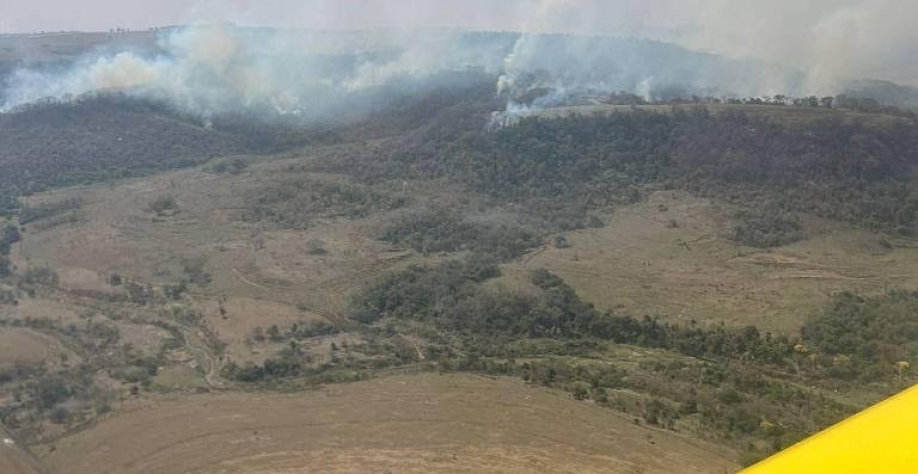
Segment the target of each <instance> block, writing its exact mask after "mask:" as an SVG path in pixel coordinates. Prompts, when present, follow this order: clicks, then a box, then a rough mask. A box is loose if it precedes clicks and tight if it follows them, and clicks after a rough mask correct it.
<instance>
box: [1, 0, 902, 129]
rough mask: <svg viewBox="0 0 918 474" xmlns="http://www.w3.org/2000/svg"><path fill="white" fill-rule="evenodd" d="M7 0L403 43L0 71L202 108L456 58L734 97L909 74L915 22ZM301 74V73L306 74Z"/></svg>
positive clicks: (191, 49)
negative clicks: (471, 40)
mask: <svg viewBox="0 0 918 474" xmlns="http://www.w3.org/2000/svg"><path fill="white" fill-rule="evenodd" d="M2 1H3V2H4V3H0V21H2V24H3V29H4V30H5V31H34V30H46V31H55V30H102V31H107V30H109V29H113V28H129V29H145V28H148V27H152V26H165V25H176V24H179V25H206V24H211V25H213V24H225V23H230V24H235V25H240V26H269V27H274V28H279V29H283V30H285V31H289V30H329V31H342V30H378V29H387V30H399V31H398V32H397V34H395V35H394V37H390V38H386V39H383V38H382V37H380V38H376V37H375V36H374V37H373V38H372V39H368V41H370V44H369V49H377V50H379V48H381V47H383V46H382V45H384V44H389V46H390V47H392V48H395V49H394V50H395V51H398V53H397V54H396V55H395V56H392V55H391V54H388V53H387V54H385V55H381V56H380V55H377V56H372V55H371V56H367V57H361V58H360V59H357V63H355V64H353V65H352V70H346V71H345V70H343V69H340V68H337V67H334V68H329V66H328V64H321V63H320V62H317V59H316V58H318V57H320V56H321V54H322V53H321V51H320V50H322V49H323V48H324V46H319V45H317V44H316V42H315V41H312V40H303V39H302V38H299V37H293V36H290V35H287V34H286V33H281V31H280V30H276V31H273V32H270V33H269V32H259V33H254V32H253V33H251V34H248V33H242V32H232V31H226V30H220V29H217V30H214V29H210V28H186V29H181V30H180V31H177V32H170V33H168V34H163V35H160V37H159V46H160V48H162V50H163V51H165V52H166V53H167V54H165V55H163V56H159V57H150V56H148V55H146V56H145V55H143V54H135V52H134V51H131V50H130V49H129V48H128V49H125V50H121V51H118V50H114V51H113V50H111V49H109V50H108V51H99V52H93V53H91V54H89V55H87V57H84V58H82V59H81V60H79V61H77V62H76V63H75V64H74V65H73V67H72V68H70V69H69V70H67V71H63V72H62V71H59V70H54V71H47V70H44V71H42V70H31V69H29V67H28V63H27V62H26V63H25V67H24V68H20V69H19V70H18V71H16V72H15V73H14V74H13V75H12V76H11V77H10V78H9V79H8V80H7V81H6V84H7V90H6V92H5V93H4V94H3V95H4V96H5V102H6V105H5V106H4V107H5V108H10V107H13V106H15V105H17V104H24V103H31V102H35V101H38V100H41V99H43V98H46V97H52V98H54V97H56V98H62V97H68V96H74V95H79V94H82V93H85V92H91V91H96V90H111V89H117V90H124V89H127V90H131V91H132V92H133V93H135V94H137V95H142V96H145V97H155V98H158V99H165V100H166V101H168V102H172V103H173V104H175V105H177V106H179V107H180V108H182V109H184V110H193V111H194V112H195V113H199V114H203V115H208V114H209V113H210V112H213V111H216V110H221V109H222V110H226V109H227V108H230V109H238V108H239V107H240V106H241V107H243V108H250V106H251V104H253V103H261V104H270V106H271V107H272V108H277V109H278V110H285V111H297V112H299V111H303V110H304V108H306V107H307V104H308V107H310V108H311V109H313V110H315V109H316V107H318V105H317V104H318V103H319V102H322V100H320V98H327V97H332V96H335V95H338V96H340V97H342V98H343V97H346V96H349V95H350V94H351V93H352V92H354V91H362V90H367V89H369V88H373V87H378V86H381V85H384V84H385V83H387V82H388V81H390V80H391V79H393V78H396V77H424V76H435V75H436V74H438V73H439V72H444V71H451V70H458V69H462V68H463V67H467V66H474V67H477V68H481V69H483V70H486V71H490V72H492V73H494V74H500V75H502V79H501V81H500V82H499V83H498V85H497V89H498V90H499V91H508V90H514V89H515V90H517V91H521V90H534V89H535V90H540V88H545V87H547V88H548V89H550V90H551V91H552V92H551V93H548V94H546V95H545V96H544V98H543V100H542V101H541V102H540V105H548V104H551V103H557V102H559V100H558V99H557V98H558V97H561V96H563V97H567V96H569V95H570V94H571V93H572V92H573V91H575V90H580V91H605V92H614V91H617V90H624V91H629V92H634V93H637V94H639V95H641V96H644V97H647V98H654V97H658V96H659V95H660V93H659V92H658V91H661V90H664V89H667V88H673V87H676V88H677V89H679V90H681V91H682V93H683V94H695V93H699V94H714V95H733V96H736V95H769V94H779V93H781V94H791V95H810V94H819V95H824V94H834V93H838V92H839V91H841V90H843V89H844V87H845V84H847V83H849V82H850V81H852V80H858V79H883V80H889V81H894V82H897V83H900V84H906V85H918V60H916V59H918V30H916V29H914V28H912V25H911V24H910V19H911V18H912V17H914V16H915V14H918V4H913V3H911V2H908V1H907V0H876V1H874V0H841V1H834V0H833V1H830V0H815V1H810V2H793V1H790V0H777V1H775V2H770V3H768V4H766V3H764V2H761V1H759V0H737V1H727V0H685V1H677V0H656V1H653V2H641V1H637V0H607V1H601V0H508V1H506V2H501V3H500V4H497V5H492V4H490V2H488V1H486V0H464V1H458V0H441V1H434V0H403V1H399V2H395V1H391V0H339V1H333V0H305V1H302V2H297V1H293V0H267V1H264V2H257V3H256V2H250V1H243V0H201V1H197V2H193V3H191V4H190V5H186V4H184V3H183V2H179V1H177V0H163V1H161V2H157V3H156V4H155V5H149V4H145V2H139V1H136V0H128V1H124V2H119V1H113V0H88V1H86V2H81V4H79V5H75V4H73V3H72V2H63V1H52V0H38V1H36V2H29V3H26V2H12V1H11V0H2ZM441 28H450V29H459V30H488V31H514V32H519V33H522V34H521V37H520V38H519V39H518V40H516V43H515V45H512V48H510V46H511V45H509V44H508V45H500V44H498V43H499V42H498V43H495V44H492V45H489V46H487V47H483V46H482V45H481V44H479V45H470V44H467V43H464V42H463V41H461V40H459V39H457V38H448V37H432V36H430V35H426V34H424V33H420V32H419V31H418V30H420V29H441ZM546 32H552V33H573V34H582V35H602V36H615V37H630V38H638V39H647V40H658V41H662V42H665V43H671V44H674V45H677V46H680V47H682V48H686V49H687V50H689V51H695V52H703V53H711V54H713V55H716V56H719V57H722V58H725V60H720V59H713V58H714V56H712V57H711V58H708V57H707V56H705V55H698V54H695V53H689V52H677V51H676V50H674V49H667V48H666V47H663V46H662V45H661V46H660V47H657V46H652V45H650V44H646V45H637V44H634V43H627V42H619V43H601V42H596V41H587V40H580V39H571V40H569V41H566V42H564V43H563V44H561V43H552V42H548V43H546V42H545V41H543V40H541V39H539V38H537V36H538V35H534V34H530V33H546ZM390 36H393V35H390ZM332 42H333V43H335V42H337V49H338V52H337V53H336V54H344V55H349V54H354V52H355V51H357V50H362V51H364V52H367V51H369V49H367V46H368V45H366V44H365V45H359V44H349V43H348V41H347V40H344V39H343V38H337V39H334V40H332ZM13 46H14V47H15V43H13ZM391 51H392V50H390V52H391ZM316 54H319V56H316ZM202 71H209V72H208V73H207V74H203V75H202ZM536 71H549V72H550V73H549V77H541V78H539V79H538V80H536V82H532V77H530V76H529V75H530V74H531V73H533V72H536ZM215 77H216V78H220V79H219V80H215V79H214V78H215ZM304 78H310V80H309V81H305V82H307V83H308V87H306V86H304V85H303V83H304V80H303V79H304ZM215 84H219V85H215ZM512 96H513V94H511V97H512ZM511 102H512V100H511ZM337 106H338V104H335V106H334V107H337ZM510 108H513V104H509V105H508V109H510Z"/></svg>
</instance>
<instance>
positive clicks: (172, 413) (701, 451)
mask: <svg viewBox="0 0 918 474" xmlns="http://www.w3.org/2000/svg"><path fill="white" fill-rule="evenodd" d="M267 407H270V409H269V410H266V408H267ZM202 412H206V413H207V416H206V417H205V418H203V419H202V418H199V417H198V414H200V413H202ZM138 426H143V427H144V429H143V430H142V432H138V431H137V430H136V427H138ZM728 457H729V454H728V453H726V452H724V451H721V450H719V449H717V448H715V447H713V446H710V445H707V444H704V443H698V442H693V441H691V440H688V439H686V438H683V437H681V436H678V435H674V434H672V433H668V432H664V431H660V430H654V429H650V428H646V427H641V426H636V425H635V424H634V423H632V422H631V420H629V419H628V418H626V417H623V416H619V415H616V414H614V413H611V412H609V411H606V410H602V409H599V408H596V407H591V406H587V405H583V404H575V403H571V402H570V401H568V400H565V398H563V397H559V396H558V394H556V393H553V392H551V391H548V390H544V389H539V388H531V387H526V386H525V385H523V384H521V383H515V382H510V381H506V380H489V379H486V378H479V377H468V376H437V375H413V376H394V377H388V378H385V379H381V380H378V381H370V382H358V383H354V384H343V385H336V386H330V387H326V388H323V389H320V390H316V391H311V392H308V393H304V394H299V395H296V396H292V395H256V394H244V393H238V394H220V395H212V396H200V395H199V396H188V397H183V398H181V399H178V400H158V399H154V400H151V401H150V402H147V403H145V404H143V405H140V404H131V406H128V407H125V410H124V413H123V414H122V415H119V416H117V417H113V418H111V419H108V420H105V421H103V422H101V423H100V424H99V426H98V427H96V428H94V429H92V430H91V431H87V432H85V433H82V434H79V435H76V436H74V437H72V438H69V439H67V440H65V441H63V442H61V443H59V444H58V446H57V449H56V450H55V452H54V453H52V454H51V455H50V456H49V457H48V459H47V461H48V463H49V464H50V465H51V466H52V467H54V468H56V469H57V470H58V471H59V472H65V471H66V472H69V473H73V474H82V473H87V474H88V473H96V472H99V471H98V466H106V467H107V469H109V470H111V471H114V472H200V473H216V472H220V473H236V472H239V473H242V472H245V473H253V474H256V473H258V474H260V473H265V474H267V473H276V472H285V471H287V470H290V469H301V468H302V467H303V466H309V468H310V469H312V470H321V471H325V472H365V471H366V470H380V471H392V472H412V473H414V472H417V473H422V472H431V471H436V472H489V473H517V472H531V471H532V470H533V469H537V470H544V471H548V472H617V471H621V470H640V472H646V473H660V474H663V473H670V472H675V471H678V472H684V473H722V472H729V471H730V470H732V469H734V468H735V466H734V465H733V464H732V463H731V462H730V461H729V460H728Z"/></svg>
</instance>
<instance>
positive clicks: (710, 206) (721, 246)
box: [494, 191, 918, 333]
mask: <svg viewBox="0 0 918 474" xmlns="http://www.w3.org/2000/svg"><path fill="white" fill-rule="evenodd" d="M730 215H731V212H730V209H729V208H727V207H725V206H723V205H719V204H717V203H716V202H712V201H710V200H707V199H700V198H695V197H692V196H690V195H687V194H684V193H674V192H669V191H667V192H658V193H655V194H654V195H653V196H651V197H650V199H648V200H646V201H645V202H642V203H639V204H635V205H633V206H629V207H626V208H623V209H620V210H618V211H616V212H615V213H614V214H613V215H611V216H610V217H609V218H608V219H607V220H608V225H607V226H606V227H604V228H601V229H587V230H580V231H576V232H572V233H570V234H567V237H568V239H569V241H570V243H571V248H568V249H563V250H562V249H557V248H554V247H546V248H543V249H542V250H539V251H535V252H532V253H531V254H529V255H528V256H526V257H524V258H523V259H521V260H520V261H518V262H516V263H511V264H508V265H505V266H504V273H505V276H504V278H503V279H502V281H498V282H494V283H495V284H498V285H500V284H504V285H507V286H510V287H514V286H525V285H526V283H525V280H526V278H527V275H528V273H529V272H530V271H531V270H533V269H536V268H546V269H549V270H551V271H552V272H555V273H557V274H558V275H559V276H561V277H562V278H564V279H565V280H566V281H568V282H569V283H570V284H571V285H572V286H573V287H574V288H576V289H577V291H578V293H580V294H581V296H582V297H583V298H584V299H585V300H587V301H590V302H592V303H594V304H596V305H597V306H598V307H600V308H604V309H613V308H617V307H623V308H624V309H626V310H628V311H630V312H633V313H637V314H650V315H656V316H660V317H661V318H663V319H666V320H670V321H674V322H680V323H688V322H689V321H691V320H695V321H698V322H706V323H720V322H722V321H723V322H726V323H727V324H728V325H731V326H742V325H747V324H755V325H757V326H759V327H761V328H764V329H767V330H770V331H775V332H778V333H787V332H793V331H796V330H797V329H798V328H799V326H800V324H801V323H802V322H803V320H804V318H806V317H807V316H808V315H810V314H812V312H813V311H815V310H816V309H818V308H820V307H821V306H822V305H823V304H824V303H825V301H826V300H827V299H828V297H829V296H830V295H831V294H832V293H834V292H838V291H844V290H852V291H859V292H865V293H868V294H869V293H879V292H882V291H884V290H885V289H886V288H889V287H898V288H907V289H915V288H918V272H916V271H915V269H916V268H918V249H916V248H915V247H914V243H913V242H910V241H906V240H895V239H892V243H893V244H894V248H893V249H884V248H882V247H881V246H880V245H879V244H878V242H879V241H880V237H881V235H880V234H878V233H875V232H871V231H868V230H863V229H853V228H849V227H845V226H842V225H838V224H835V225H827V224H823V223H820V222H818V221H815V220H814V221H813V222H812V223H810V224H809V225H808V227H810V229H809V233H810V234H811V235H809V236H808V238H807V239H805V240H803V241H801V242H797V243H795V244H791V245H788V246H785V247H780V248H776V249H770V250H760V249H753V248H745V247H737V246H736V245H735V244H734V243H733V242H731V241H729V240H728V239H727V237H726V236H727V234H728V232H729V230H730V222H729V220H730ZM671 221H674V222H675V223H676V224H677V225H678V227H672V225H671V224H670V222H671Z"/></svg>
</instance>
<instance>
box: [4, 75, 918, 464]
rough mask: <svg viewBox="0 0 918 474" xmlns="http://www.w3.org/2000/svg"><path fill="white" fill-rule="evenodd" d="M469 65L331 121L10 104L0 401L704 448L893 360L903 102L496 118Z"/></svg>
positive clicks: (764, 451)
mask: <svg viewBox="0 0 918 474" xmlns="http://www.w3.org/2000/svg"><path fill="white" fill-rule="evenodd" d="M488 84H489V80H487V78H482V77H481V76H479V75H476V74H470V75H469V77H467V78H464V79H462V80H457V81H456V84H455V87H453V88H450V89H448V90H445V91H444V90H437V89H429V90H425V92H424V93H423V94H417V95H406V96H397V97H395V96H393V97H394V98H393V99H392V100H390V101H387V102H386V103H383V104H380V106H379V107H380V109H379V110H378V111H377V112H374V113H370V114H368V115H364V116H361V117H360V118H359V119H356V120H349V121H344V122H337V123H326V124H322V125H321V126H319V125H316V124H312V125H303V124H302V123H297V122H295V121H286V122H284V121H282V122H269V123H264V122H248V121H246V120H247V119H248V117H229V118H227V117H224V118H221V119H215V120H214V122H213V123H212V124H211V125H213V126H212V127H204V126H203V125H202V124H201V122H199V121H197V120H196V119H189V118H188V117H185V116H182V115H179V114H176V113H174V112H173V111H171V110H170V109H166V108H163V107H161V106H157V105H155V104H150V103H145V102H136V101H133V100H128V99H125V98H124V97H119V96H100V97H92V98H86V99H85V100H79V101H76V102H74V103H72V104H63V105H62V104H54V105H51V104H46V105H42V106H36V107H32V108H28V109H25V110H22V111H19V112H16V113H14V114H8V115H2V116H0V122H2V124H3V127H0V134H3V137H4V138H5V139H6V140H7V143H9V144H10V146H9V147H7V148H6V149H4V150H3V151H0V159H2V160H4V161H3V162H2V163H3V166H4V169H8V170H10V173H9V174H6V175H4V177H3V178H0V181H2V183H4V184H5V185H6V186H7V189H9V190H10V195H11V197H15V198H16V201H15V203H14V204H15V206H10V207H11V208H17V207H18V209H16V210H15V212H11V213H10V216H9V217H7V218H6V220H4V221H3V223H2V224H3V225H2V226H0V243H2V244H3V245H2V247H0V250H2V253H3V254H4V255H3V256H2V257H0V262H2V263H4V266H3V269H4V271H3V273H2V274H0V301H2V303H0V341H10V340H15V341H16V342H17V344H15V345H10V344H4V345H3V347H4V350H2V351H0V352H2V353H3V354H2V356H3V359H9V360H12V361H16V363H12V364H6V365H3V366H2V367H0V395H2V396H0V405H2V409H0V416H2V420H3V422H4V423H5V424H6V425H7V426H9V427H10V429H11V430H12V431H14V432H15V434H16V436H17V438H18V439H21V440H22V442H23V443H26V444H27V445H28V446H30V447H31V448H32V449H33V450H34V452H35V453H36V454H37V455H38V456H39V458H40V461H41V462H42V463H43V464H44V465H46V466H48V467H50V468H53V469H55V470H56V471H57V472H60V473H63V472H65V471H66V472H77V473H78V472H91V471H92V472H96V470H98V469H100V466H103V467H104V468H105V469H107V470H110V471H117V472H159V471H168V472H173V471H176V470H178V469H179V465H181V466H183V469H186V470H188V471H195V472H210V471H208V470H207V469H212V470H214V472H216V470H219V471H220V472H261V471H259V469H261V470H262V471H263V472H274V471H283V470H284V469H292V468H296V467H298V466H302V465H303V464H304V463H308V464H309V465H311V466H323V467H325V468H327V469H328V470H332V471H337V472H356V471H361V470H362V469H361V467H364V466H369V465H374V466H379V465H382V466H384V467H386V468H388V469H391V470H393V471H406V472H424V471H429V470H446V471H447V472H449V470H454V471H462V470H478V469H485V467H486V466H487V467H489V468H491V469H492V470H493V472H524V471H529V470H532V469H541V470H546V471H556V470H562V472H563V469H568V470H569V471H570V472H610V471H611V472H615V470H616V469H618V468H621V469H624V470H629V469H630V470H635V471H641V472H672V471H674V470H679V472H711V473H719V472H726V471H728V470H732V469H734V468H736V467H737V466H738V465H739V464H747V463H750V462H753V461H755V460H757V459H760V458H761V457H763V456H765V455H768V454H770V453H772V452H774V451H776V450H779V449H782V448H784V447H787V446H790V445H791V444H793V443H794V442H796V441H797V440H799V439H801V438H802V437H804V436H806V435H808V434H810V433H813V432H815V431H817V430H819V429H820V428H822V427H825V426H827V425H829V424H831V423H833V422H835V421H837V420H839V419H841V418H843V417H844V416H846V415H849V414H851V413H854V412H856V411H857V410H858V409H859V408H861V407H863V406H865V405H866V404H867V403H870V402H872V401H875V400H877V399H880V398H882V397H884V396H885V395H887V394H888V393H890V392H894V391H896V390H898V389H899V388H901V387H903V386H906V385H908V384H910V383H912V382H913V380H914V375H912V373H911V371H910V370H909V367H910V365H908V364H906V365H902V364H900V363H901V362H908V361H910V360H915V358H916V357H918V340H916V339H915V338H914V337H913V334H914V332H913V331H912V330H911V329H910V328H912V327H913V325H914V323H915V322H914V321H913V317H914V316H913V315H914V314H918V293H915V291H918V272H916V270H915V268H916V266H915V263H916V261H918V251H916V248H918V245H916V242H915V240H914V234H915V232H916V229H918V200H916V199H915V196H918V190H916V188H915V186H916V183H918V180H916V179H915V178H916V174H915V173H916V171H918V170H916V165H918V156H916V153H918V151H916V150H918V146H916V145H918V132H916V127H915V123H914V119H913V118H912V117H910V116H909V115H908V114H884V113H863V112H855V111H852V110H828V109H826V110H823V109H820V108H813V107H796V106H782V107H778V106H765V105H754V106H753V105H729V106H727V105H721V106H720V107H717V106H711V107H710V108H705V107H699V106H696V105H679V106H677V107H673V105H675V104H667V105H661V104H658V105H648V106H638V107H634V108H631V107H627V109H623V108H621V107H618V106H591V107H588V108H586V109H576V110H572V109H565V110H563V111H561V110H549V111H546V112H544V113H542V114H537V115H535V116H529V117H523V118H521V119H520V120H518V121H515V122H514V123H513V124H512V125H511V126H507V127H503V128H499V129H494V128H489V126H488V125H489V123H490V118H491V116H490V111H492V110H494V107H495V99H494V97H493V94H491V93H490V92H489V88H488ZM498 105H499V104H498ZM578 110H579V111H580V112H582V113H571V112H577V111H578ZM593 112H602V113H593ZM119 139H120V140H119ZM73 184H79V186H71V185H73ZM862 328H867V330H869V332H868V333H867V334H869V337H864V336H863V335H862V334H861V333H862V332H863V331H862ZM833 341H843V343H842V344H835V343H834V342H833ZM409 374H410V375H409ZM435 374H436V375H435ZM486 377H487V378H486ZM291 392H296V394H295V395H291V394H290V393H291ZM137 426H143V427H144V429H143V430H140V431H138V430H137V429H136V427H137ZM304 427H306V428H304ZM393 433H395V435H393ZM418 433H421V434H418ZM473 441H474V442H473ZM103 446H107V447H108V448H106V449H103V448H102V447H103ZM110 448H113V449H110ZM406 453H411V455H408V454H406ZM664 453H668V454H665V455H664ZM215 466H216V467H215Z"/></svg>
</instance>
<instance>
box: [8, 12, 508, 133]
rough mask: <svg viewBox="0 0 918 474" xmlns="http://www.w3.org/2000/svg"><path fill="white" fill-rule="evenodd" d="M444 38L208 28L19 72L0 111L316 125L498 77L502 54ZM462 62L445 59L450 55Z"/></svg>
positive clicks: (444, 35) (434, 35)
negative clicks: (58, 106)
mask: <svg viewBox="0 0 918 474" xmlns="http://www.w3.org/2000/svg"><path fill="white" fill-rule="evenodd" d="M461 41H462V37H461V35H458V34H455V33H448V32H440V33H437V32H415V33H410V34H409V33H408V32H401V33H397V32H396V33H388V34H384V33H361V34H358V33H310V32H304V31H293V30H276V29H266V28H257V29H256V28H239V27H234V26H230V25H202V26H192V27H186V28H181V29H177V30H169V31H166V32H164V33H163V34H162V36H161V38H160V40H159V42H160V44H159V49H160V50H161V51H162V53H160V54H158V55H155V56H152V57H151V56H148V55H144V54H140V53H136V52H130V51H125V52H119V53H115V54H113V55H102V56H90V57H88V58H86V59H83V60H81V61H78V62H77V63H76V64H75V65H74V66H73V67H71V68H69V70H67V71H65V72H63V73H60V72H58V71H42V70H36V69H20V70H17V71H15V72H14V73H13V74H12V76H11V77H10V78H8V80H7V81H6V82H7V86H8V87H7V90H6V91H5V93H4V94H3V97H4V103H3V105H2V107H0V111H3V110H5V111H9V110H11V109H15V108H16V107H18V106H21V105H26V104H31V103H35V102H39V101H45V100H59V101H66V100H71V99H72V98H75V97H79V96H81V95H83V94H89V93H97V92H107V91H116V92H122V93H126V94H128V95H130V96H134V97H138V98H144V99H151V100H157V101H163V102H167V103H169V104H171V105H172V106H174V107H176V108H178V109H180V110H182V111H184V112H188V113H192V114H195V115H199V116H203V117H208V116H212V115H215V114H221V113H228V112H236V111H240V110H245V111H253V110H254V111H272V112H275V113H278V114H297V115H304V116H308V117H313V118H318V117H321V116H323V115H325V114H330V113H335V111H334V108H335V107H338V106H341V104H342V103H343V102H346V101H352V100H353V97H354V96H355V95H359V94H361V93H364V92H366V91H371V90H373V89H375V88H380V87H384V86H387V85H389V84H392V83H394V82H397V81H400V80H415V79H423V78H426V77H429V76H433V75H436V74H439V73H442V72H445V71H457V70H462V69H465V68H469V67H474V68H479V69H483V68H492V73H495V74H496V69H494V68H496V67H497V65H499V64H500V59H501V58H502V57H503V54H504V52H503V51H500V50H499V48H498V49H493V48H490V50H489V48H488V47H484V48H475V47H466V46H462V45H460V42H461ZM450 50H453V51H456V54H444V53H445V52H446V51H450Z"/></svg>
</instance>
